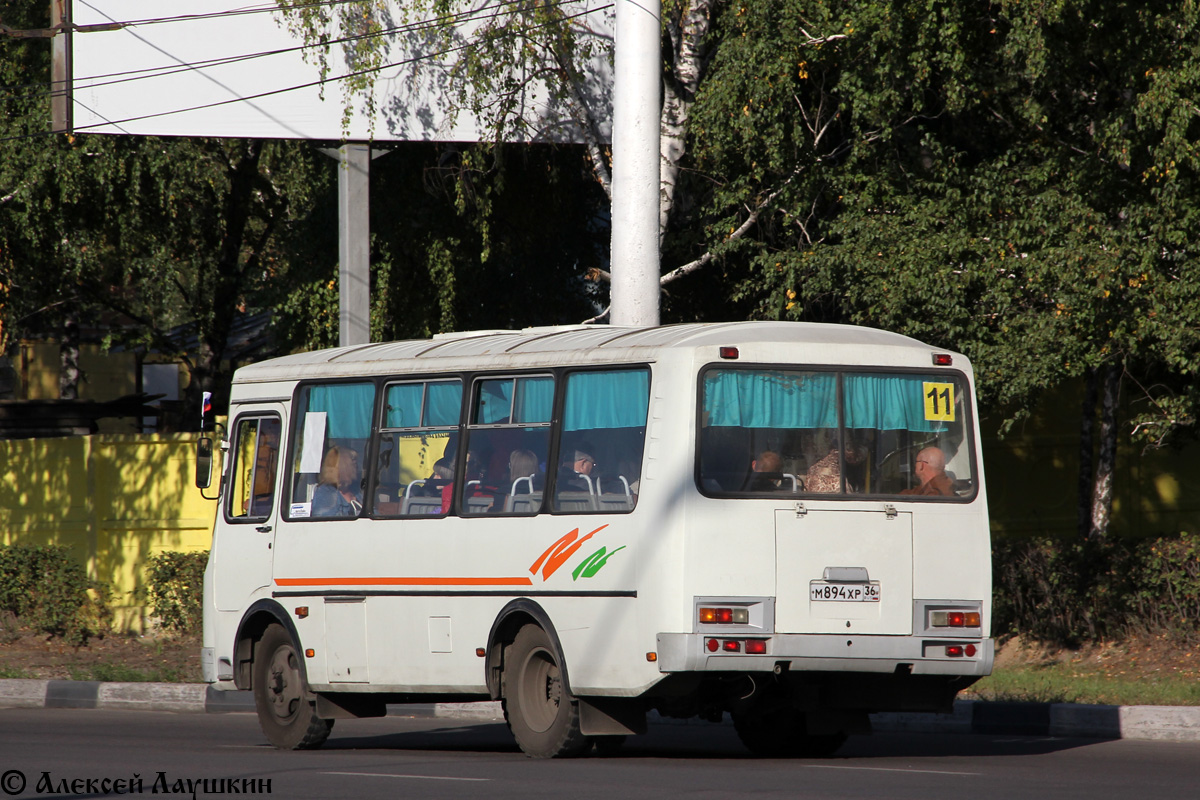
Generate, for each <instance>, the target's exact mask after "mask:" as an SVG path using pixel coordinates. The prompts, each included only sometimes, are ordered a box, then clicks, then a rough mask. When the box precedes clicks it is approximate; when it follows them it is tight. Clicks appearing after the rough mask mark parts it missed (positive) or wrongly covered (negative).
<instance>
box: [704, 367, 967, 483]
mask: <svg viewBox="0 0 1200 800" xmlns="http://www.w3.org/2000/svg"><path fill="white" fill-rule="evenodd" d="M967 401H968V397H967V384H966V381H965V379H964V378H963V377H962V376H961V375H959V374H957V373H932V372H931V373H920V372H915V373H896V372H870V371H861V372H834V371H819V370H813V371H802V370H784V369H774V370H766V369H710V370H708V371H707V372H706V373H705V374H704V379H703V390H702V397H701V404H702V405H701V418H700V419H701V429H700V443H699V448H698V449H699V465H698V477H699V481H700V488H701V490H702V491H704V492H705V493H706V494H716V495H746V496H764V495H770V496H775V495H778V494H781V493H782V494H792V495H797V496H800V495H813V496H846V495H855V496H862V495H909V496H914V497H920V498H922V499H924V498H937V497H958V498H961V497H967V496H971V495H973V494H974V484H975V480H974V466H973V463H974V462H973V458H972V446H971V442H970V440H969V437H968V432H969V431H970V430H971V427H970V421H969V419H968V417H967V412H966V409H967V408H968V402H967Z"/></svg>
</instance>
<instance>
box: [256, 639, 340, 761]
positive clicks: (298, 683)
mask: <svg viewBox="0 0 1200 800" xmlns="http://www.w3.org/2000/svg"><path fill="white" fill-rule="evenodd" d="M253 669H254V709H255V711H257V712H258V724H259V726H260V727H261V728H262V732H263V733H264V734H266V737H267V741H269V742H270V743H271V744H273V745H275V746H276V747H278V748H279V749H280V750H310V749H312V748H315V747H320V746H321V745H322V744H324V742H325V740H326V739H328V738H329V731H330V730H331V729H332V728H333V720H331V719H321V718H320V717H318V716H317V714H316V709H315V707H314V702H313V698H312V696H311V694H310V693H309V691H308V685H307V684H306V683H305V682H304V672H303V670H301V668H300V654H299V653H298V652H296V645H295V644H293V642H292V637H291V636H289V635H288V633H287V631H285V630H284V629H283V626H282V625H275V624H272V625H268V626H267V629H266V630H265V631H263V635H262V638H261V639H260V640H259V641H258V644H257V645H256V646H255V648H254V667H253Z"/></svg>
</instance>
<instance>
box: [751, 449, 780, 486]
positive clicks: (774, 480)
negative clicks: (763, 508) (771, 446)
mask: <svg viewBox="0 0 1200 800" xmlns="http://www.w3.org/2000/svg"><path fill="white" fill-rule="evenodd" d="M782 484H783V459H782V458H780V456H779V453H776V452H775V451H774V450H763V451H762V452H761V453H759V454H758V458H756V459H753V460H752V461H751V462H750V475H749V476H748V478H747V479H746V491H747V492H774V491H778V490H779V488H780V486H781V485H782Z"/></svg>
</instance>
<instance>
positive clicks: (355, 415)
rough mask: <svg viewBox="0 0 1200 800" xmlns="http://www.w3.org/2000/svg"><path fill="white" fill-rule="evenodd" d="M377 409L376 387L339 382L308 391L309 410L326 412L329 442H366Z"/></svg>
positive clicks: (326, 433) (315, 387) (368, 384)
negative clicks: (348, 440) (336, 440)
mask: <svg viewBox="0 0 1200 800" xmlns="http://www.w3.org/2000/svg"><path fill="white" fill-rule="evenodd" d="M374 408H375V386H374V384H370V383H337V384H330V385H328V386H313V387H311V388H310V389H309V394H308V409H307V410H308V411H324V412H325V415H326V416H325V424H326V431H325V435H326V436H327V437H328V438H330V439H366V438H367V437H368V436H370V434H371V414H372V412H373V411H374Z"/></svg>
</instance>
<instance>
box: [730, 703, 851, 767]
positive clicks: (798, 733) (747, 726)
mask: <svg viewBox="0 0 1200 800" xmlns="http://www.w3.org/2000/svg"><path fill="white" fill-rule="evenodd" d="M733 727H734V730H736V731H737V735H738V738H739V739H741V740H742V744H744V745H746V749H747V750H749V751H750V752H751V753H753V754H754V755H756V756H760V757H762V758H829V757H830V756H832V755H833V754H834V753H836V752H837V751H838V748H839V747H841V746H842V745H843V744H845V742H846V734H844V733H821V734H810V733H807V732H806V731H805V720H804V715H803V714H801V713H799V712H796V711H793V710H792V709H775V710H772V711H769V712H765V713H763V712H758V713H750V714H734V715H733Z"/></svg>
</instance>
